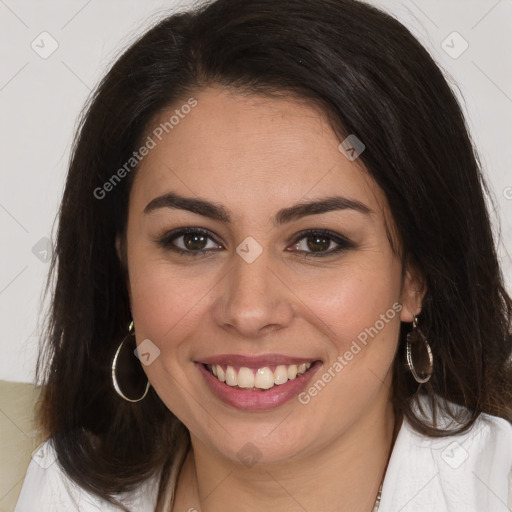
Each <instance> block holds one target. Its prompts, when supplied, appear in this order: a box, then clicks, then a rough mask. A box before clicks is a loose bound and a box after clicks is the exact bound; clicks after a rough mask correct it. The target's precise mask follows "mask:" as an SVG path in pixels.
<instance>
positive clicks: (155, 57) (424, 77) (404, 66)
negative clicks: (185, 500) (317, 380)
mask: <svg viewBox="0 0 512 512" xmlns="http://www.w3.org/2000/svg"><path fill="white" fill-rule="evenodd" d="M211 84H216V85H220V86H224V87H228V88H231V89H234V90H239V91H243V92H244V93H251V94H264V95H271V94H280V93H286V94H289V95H291V96H295V97H299V98H304V99H307V100H310V101H311V102H316V103H318V104H319V105H321V106H322V109H323V110H324V111H325V112H326V113H327V114H328V115H329V116H330V118H331V119H332V120H333V126H334V127H335V129H336V130H337V132H338V134H339V136H340V140H342V138H344V137H345V136H347V135H348V134H356V136H357V137H358V138H359V139H360V140H362V141H363V142H364V144H365V145H366V149H365V151H364V152H363V153H362V155H361V156H360V159H361V161H362V162H363V164H364V166H365V167H366V169H367V171H368V173H369V174H370V175H371V176H372V178H373V179H374V180H375V182H376V183H377V184H378V185H379V186H380V188H381V189H382V190H383V191H384V193H385V195H386V197H387V200H388V203H389V205H390V209H391V213H392V216H393V220H394V223H395V225H396V228H397V231H398V233H399V235H400V240H401V248H400V251H401V253H402V254H401V255H402V257H403V261H408V262H411V263H412V264H414V265H415V266H416V267H417V269H419V271H420V272H421V274H422V275H423V277H424V279H425V283H426V287H427V293H426V296H425V299H424V303H423V310H422V314H421V317H420V318H421V323H420V326H421V329H422V330H423V332H424V333H425V334H426V335H427V338H428V339H429V341H430V343H431V346H432V350H433V354H434V374H433V376H432V378H431V380H430V381H429V382H428V383H427V384H425V385H422V386H421V387H420V389H419V390H418V386H417V384H416V383H415V382H414V380H412V379H411V376H410V374H409V373H408V372H407V370H406V369H405V367H404V360H403V355H402V354H403V352H404V351H403V350H399V351H398V354H399V355H398V356H397V358H396V361H395V364H394V382H393V404H394V407H395V411H396V413H397V414H403V415H405V417H406V418H407V419H408V420H409V421H410V422H411V423H412V425H413V427H414V428H415V429H416V430H417V431H419V432H421V433H423V434H426V435H429V436H439V435H447V434H450V433H457V432H464V431H465V430H466V429H467V428H469V427H470V426H471V425H472V424H473V422H474V421H475V420H476V418H477V417H478V415H479V414H480V413H481V412H486V413H490V414H493V415H497V416H500V417H503V418H507V419H508V420H512V410H511V403H512V369H511V363H510V356H511V353H512V338H511V336H510V327H511V310H512V302H511V299H510V298H509V296H508V295H507V293H506V292H505V289H504V285H503V279H502V276H501V273H500V269H499V264H498V260H497V255H496V252H495V245H494V240H493V233H492V230H491V226H490V220H489V216H488V211H487V209H486V203H485V194H486V193H487V190H486V187H485V183H484V180H483V177H482V173H481V170H480V165H479V162H478V159H477V156H476V154H475V152H474V149H473V145H472V142H471V140H470V137H469V135H468V130H467V128H466V125H465V121H464V117H463V114H462V111H461V108H460V106H459V104H458V102H457V100H456V98H455V96H454V94H453V92H452V90H451V89H450V87H449V85H448V84H447V81H446V80H445V78H444V77H443V74H442V73H441V71H440V70H439V68H438V66H437V65H436V64H435V63H434V61H433V60H432V58H431V57H430V56H429V54H428V52H427V51H426V50H425V49H424V48H423V47H422V46H421V45H420V44H419V43H418V42H417V40H416V39H415V38H414V37H413V36H412V35H411V34H410V32H409V31H408V30H407V29H406V28H405V27H404V26H403V25H401V24H400V23H399V22H398V21H396V20H395V19H393V18H392V17H390V16H388V15H387V14H385V13H383V12H381V11H379V10H377V9H376V8H373V7H371V6H369V5H366V4H364V3H363V2H359V1H352V0H286V1H284V0H217V1H215V2H212V3H209V4H206V5H203V6H200V7H198V8H195V9H191V10H190V11H188V12H184V13H179V14H173V15H171V16H169V17H167V18H166V19H164V20H163V21H161V22H159V23H158V24H157V25H156V26H154V27H153V28H152V29H150V30H149V31H148V32H147V33H145V34H144V35H143V36H142V37H141V38H140V39H139V40H138V41H136V42H135V43H134V44H133V45H132V46H131V47H130V48H129V49H128V50H127V51H126V52H125V53H124V54H123V55H122V56H121V57H120V58H119V59H118V60H117V61H116V62H115V64H114V65H113V67H112V68H111V70H110V71H109V72H108V74H107V75H106V76H105V78H104V79H103V80H102V82H101V83H100V85H99V87H98V88H97V90H96V92H95V93H94V95H93V96H92V98H91V99H90V102H89V105H88V107H87V109H86V111H85V113H84V115H83V116H82V119H81V123H80V128H79V132H78V134H77V137H76V140H75V144H74V148H73V154H72V158H71V163H70V168H69V173H68V176H67V181H66V187H65V191H64V196H63V199H62V204H61V208H60V213H59V225H58V235H57V241H56V250H55V254H54V259H53V262H52V267H51V273H50V278H49V284H50V283H51V288H52V289H53V290H54V291H53V300H52V307H51V312H50V315H49V321H48V331H47V335H46V338H45V340H44V346H43V347H42V351H41V357H40V361H39V363H38V374H39V376H40V377H41V378H42V381H43V383H44V384H45V390H44V401H43V407H42V421H43V424H44V427H45V429H46V431H47V433H48V435H50V436H52V437H53V441H54V445H55V448H56V450H57V454H58V459H59V462H60V464H61V465H62V467H63V468H64V470H65V471H66V473H67V474H68V475H69V476H70V477H71V478H72V479H73V480H75V481H76V482H78V483H79V484H80V485H81V486H82V487H83V488H85V489H87V490H88V491H90V492H93V493H96V494H97V495H100V496H102V497H103V498H105V499H108V500H110V501H112V502H114V501H115V500H114V498H113V497H112V495H113V494H115V493H119V492H122V491H127V490H130V489H132V488H134V487H136V486H137V485H138V484H140V483H141V482H142V481H143V480H145V479H147V478H148V477H149V476H151V475H158V474H160V475H161V489H160V501H159V506H162V503H161V502H162V496H163V489H164V486H165V482H166V479H168V477H169V471H170V468H171V467H172V466H173V464H174V463H175V462H176V458H177V453H178V449H179V447H181V448H183V447H188V443H189V442H190V441H189V436H188V431H187V429H186V428H185V427H184V425H183V424H182V423H181V422H180V421H179V420H178V419H177V418H176V417H175V416H174V415H173V414H172V412H170V411H169V410H168V409H167V408H166V406H165V405H164V404H163V403H162V401H161V400H160V399H159V397H158V396H157V394H156V393H155V392H154V390H153V389H150V392H149V394H148V396H147V397H146V399H145V400H143V401H142V402H140V403H136V404H131V403H127V402H124V401H123V400H122V399H120V398H119V397H118V396H117V395H116V394H115V393H114V391H113V388H112V384H111V380H110V366H111V362H112V358H113V355H114V352H115V350H116V348H117V346H118V345H119V343H120V341H121V340H122V339H123V337H124V336H125V335H126V331H127V327H128V324H129V320H130V309H129V300H128V296H127V291H126V286H125V282H126V276H125V270H124V268H123V266H122V265H121V264H120V261H119V259H118V257H117V255H116V250H115V245H114V241H115V237H116V235H118V234H123V233H124V230H125V227H126V220H127V208H128V198H129V192H130V186H131V183H132V181H133V176H134V174H135V172H136V169H134V170H133V171H132V172H131V174H130V175H129V176H127V177H126V178H125V179H124V180H121V181H120V182H119V183H118V184H116V186H115V187H114V189H113V190H112V191H110V192H109V193H108V194H106V195H105V197H103V198H101V199H99V198H98V197H97V194H96V195H95V194H94V191H95V190H96V189H97V188H98V187H101V186H102V185H103V184H104V183H106V182H107V181H108V180H109V179H110V178H111V177H112V175H113V174H114V173H115V172H116V170H117V169H119V168H121V167H122V166H123V165H124V164H125V163H126V162H127V161H128V160H129V158H130V156H131V155H132V153H133V151H135V150H136V149H137V148H138V147H139V145H140V143H141V141H142V140H143V139H144V137H145V136H147V130H148V129H150V128H151V126H150V122H151V120H152V119H154V118H155V116H156V115H157V114H158V113H159V112H161V111H162V109H164V108H166V107H168V106H170V105H173V104H176V103H177V102H178V100H183V99H185V100H186V99H187V98H188V97H189V96H191V95H193V94H194V92H197V91H199V90H200V89H202V88H204V87H205V86H207V85H211ZM407 328H408V326H405V325H402V328H401V333H400V340H399V343H400V347H399V348H403V344H404V336H405V335H406V332H407ZM418 394H422V395H426V396H427V397H428V398H429V400H430V402H431V403H432V406H433V407H435V408H441V409H443V408H444V407H446V404H445V403H444V400H449V401H451V402H452V403H455V404H459V405H462V406H464V407H465V408H466V409H467V411H468V414H467V415H465V416H464V417H462V416H457V415H455V412H453V415H454V416H456V419H457V422H458V424H459V427H458V428H457V429H455V430H453V431H450V432H447V431H444V430H442V429H439V428H437V427H436V425H432V424H429V423H428V422H426V421H425V419H424V418H422V417H421V416H419V415H418V414H417V413H416V412H415V411H414V410H413V404H414V403H415V401H416V399H417V396H418ZM447 412H448V413H450V414H451V413H452V412H451V411H449V410H448V411H447Z"/></svg>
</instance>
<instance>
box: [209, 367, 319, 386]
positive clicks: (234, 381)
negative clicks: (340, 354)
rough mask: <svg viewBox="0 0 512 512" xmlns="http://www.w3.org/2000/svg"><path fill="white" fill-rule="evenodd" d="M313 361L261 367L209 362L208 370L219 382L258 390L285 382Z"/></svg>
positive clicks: (299, 373) (305, 369)
mask: <svg viewBox="0 0 512 512" xmlns="http://www.w3.org/2000/svg"><path fill="white" fill-rule="evenodd" d="M312 364H313V361H311V362H309V363H300V364H289V365H284V364H282V365H277V366H264V367H261V368H249V367H247V366H242V367H238V368H237V367H233V366H230V365H221V364H209V365H206V368H207V369H208V371H209V372H210V373H211V374H212V375H214V376H215V377H216V378H217V379H218V380H219V381H220V382H225V383H226V384H227V385H228V386H231V387H233V388H238V389H244V390H250V391H260V390H268V389H272V388H273V387H274V386H280V385H282V384H286V383H287V382H288V381H290V380H293V379H295V378H297V377H299V376H300V375H302V374H303V373H305V372H306V371H308V370H309V369H310V368H311V365H312Z"/></svg>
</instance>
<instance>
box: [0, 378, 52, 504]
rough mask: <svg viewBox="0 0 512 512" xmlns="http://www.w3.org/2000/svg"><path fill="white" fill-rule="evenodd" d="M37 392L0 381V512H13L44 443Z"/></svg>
mask: <svg viewBox="0 0 512 512" xmlns="http://www.w3.org/2000/svg"><path fill="white" fill-rule="evenodd" d="M39 395H40V388H39V387H36V386H34V385H33V384H27V383H20V382H8V381H4V380H0V512H12V511H13V510H14V507H15V505H16V501H17V499H18V496H19V494H20V491H21V486H22V484H23V479H24V477H25V472H26V471H27V467H28V465H29V463H30V460H31V457H32V452H33V451H34V450H35V449H36V448H37V447H38V446H39V445H40V444H41V442H42V441H43V440H44V439H43V436H42V434H41V432H40V431H39V429H38V427H37V425H36V421H35V409H36V404H37V401H38V399H39Z"/></svg>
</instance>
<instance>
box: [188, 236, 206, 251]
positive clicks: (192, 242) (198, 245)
mask: <svg viewBox="0 0 512 512" xmlns="http://www.w3.org/2000/svg"><path fill="white" fill-rule="evenodd" d="M183 242H184V244H185V247H186V248H187V249H196V250H197V249H204V247H205V242H206V237H205V236H204V235H201V234H197V233H192V234H188V235H184V237H183Z"/></svg>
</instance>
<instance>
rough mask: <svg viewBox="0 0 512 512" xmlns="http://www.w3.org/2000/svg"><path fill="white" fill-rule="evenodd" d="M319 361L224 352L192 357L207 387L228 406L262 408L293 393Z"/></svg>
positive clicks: (296, 392) (289, 397)
mask: <svg viewBox="0 0 512 512" xmlns="http://www.w3.org/2000/svg"><path fill="white" fill-rule="evenodd" d="M321 365H322V362H321V361H319V360H318V359H315V358H298V357H293V356H285V355H281V354H265V355H262V356H256V357H254V356H242V355H236V354H224V355H219V356H213V357H209V358H205V359H202V360H201V361H196V366H197V368H198V369H199V370H200V372H201V373H202V374H203V376H204V378H205V380H206V383H207V384H208V386H209V387H210V389H211V391H213V393H214V394H215V395H217V397H218V398H220V400H222V401H223V402H225V403H228V404H229V405H231V406H234V407H237V408H241V409H249V410H262V409H268V408H273V407H277V406H278V405H281V404H282V403H284V402H286V401H288V400H290V399H291V398H293V397H294V396H296V395H297V394H298V393H299V392H300V391H301V390H302V389H303V388H304V387H305V386H306V385H307V383H308V382H309V380H310V378H311V376H312V374H314V373H316V371H317V370H318V369H319V368H320V366H321Z"/></svg>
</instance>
